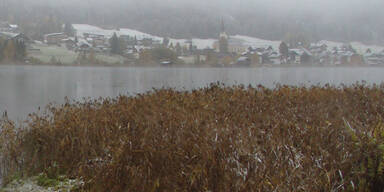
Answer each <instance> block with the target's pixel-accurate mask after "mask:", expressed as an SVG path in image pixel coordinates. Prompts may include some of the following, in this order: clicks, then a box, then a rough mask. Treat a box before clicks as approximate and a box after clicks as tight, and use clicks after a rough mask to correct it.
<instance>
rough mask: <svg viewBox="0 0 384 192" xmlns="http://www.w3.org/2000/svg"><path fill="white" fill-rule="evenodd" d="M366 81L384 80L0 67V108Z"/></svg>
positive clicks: (13, 111) (340, 71) (320, 73)
mask: <svg viewBox="0 0 384 192" xmlns="http://www.w3.org/2000/svg"><path fill="white" fill-rule="evenodd" d="M359 81H366V82H367V83H368V84H373V83H377V84H379V83H382V82H383V81H384V68H380V67H378V68H374V67H366V68H364V67H353V68H344V67H319V68H309V67H282V68H275V67H273V68H265V67H263V68H252V69H249V68H135V67H133V68H117V67H59V66H12V65H9V66H7V65H2V66H0V112H1V114H3V113H4V111H7V113H8V116H9V117H10V118H12V119H14V120H24V119H25V118H26V117H27V115H28V114H29V113H31V112H35V111H37V109H38V107H39V106H40V107H42V108H43V107H44V106H46V105H47V104H49V103H51V102H53V103H57V104H60V103H63V102H64V101H65V97H68V98H69V99H71V100H72V99H74V100H81V99H83V98H98V97H115V96H118V95H119V94H129V95H134V94H137V93H143V92H147V91H150V90H152V89H153V88H157V89H158V88H163V87H167V88H169V87H171V88H176V89H182V90H191V89H196V88H200V87H206V86H208V85H209V84H211V83H215V82H221V83H224V84H226V85H237V84H243V85H249V84H250V85H253V86H256V85H259V84H261V85H264V86H267V87H271V88H273V87H274V86H275V85H276V84H277V83H278V84H285V85H305V86H309V85H317V84H320V85H324V84H326V83H329V84H332V85H340V84H347V85H348V84H353V83H356V82H359Z"/></svg>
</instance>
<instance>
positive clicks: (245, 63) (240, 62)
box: [236, 56, 251, 67]
mask: <svg viewBox="0 0 384 192" xmlns="http://www.w3.org/2000/svg"><path fill="white" fill-rule="evenodd" d="M250 65H251V59H250V58H249V57H245V56H241V57H239V58H238V59H237V61H236V66H241V67H249V66H250Z"/></svg>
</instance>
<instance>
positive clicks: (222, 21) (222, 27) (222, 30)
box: [221, 18, 225, 32]
mask: <svg viewBox="0 0 384 192" xmlns="http://www.w3.org/2000/svg"><path fill="white" fill-rule="evenodd" d="M221 32H225V25H224V19H223V18H221Z"/></svg>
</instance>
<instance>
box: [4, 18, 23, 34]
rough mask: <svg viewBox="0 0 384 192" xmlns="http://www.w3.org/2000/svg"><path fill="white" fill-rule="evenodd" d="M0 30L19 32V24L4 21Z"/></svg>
mask: <svg viewBox="0 0 384 192" xmlns="http://www.w3.org/2000/svg"><path fill="white" fill-rule="evenodd" d="M0 32H9V33H19V26H18V25H16V24H9V23H8V22H4V21H3V22H0Z"/></svg>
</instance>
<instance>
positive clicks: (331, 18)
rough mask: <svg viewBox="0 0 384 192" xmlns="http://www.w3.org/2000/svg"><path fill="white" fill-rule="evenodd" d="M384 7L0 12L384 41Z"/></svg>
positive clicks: (273, 3)
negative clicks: (221, 27)
mask: <svg viewBox="0 0 384 192" xmlns="http://www.w3.org/2000/svg"><path fill="white" fill-rule="evenodd" d="M383 7H384V1H382V0H209V1H207V0H140V1H139V0H109V1H105V0H84V1H78V0H66V1H62V0H2V8H1V9H0V12H1V17H2V19H3V20H5V19H8V20H9V19H10V20H14V21H18V22H20V23H22V22H23V21H24V20H27V22H28V23H31V22H38V20H39V19H40V20H41V18H44V17H46V16H47V15H51V16H54V17H56V18H57V19H58V20H60V21H63V22H71V23H89V24H94V25H99V26H113V27H127V28H133V29H137V30H141V31H143V32H147V33H151V34H154V35H159V36H170V37H174V38H190V37H201V38H212V37H216V35H217V33H218V29H219V24H220V20H221V19H222V18H223V19H224V21H225V23H226V27H227V31H228V32H229V33H230V34H242V35H249V36H254V37H260V38H265V39H270V40H281V39H283V38H284V37H285V36H286V35H287V33H298V32H300V33H303V34H306V36H308V38H310V39H311V40H312V41H315V40H320V39H328V40H338V41H363V42H366V43H375V44H383V42H384V40H383V37H384V20H383V19H382V18H384V13H383V12H382V11H381V9H382V8H383Z"/></svg>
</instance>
